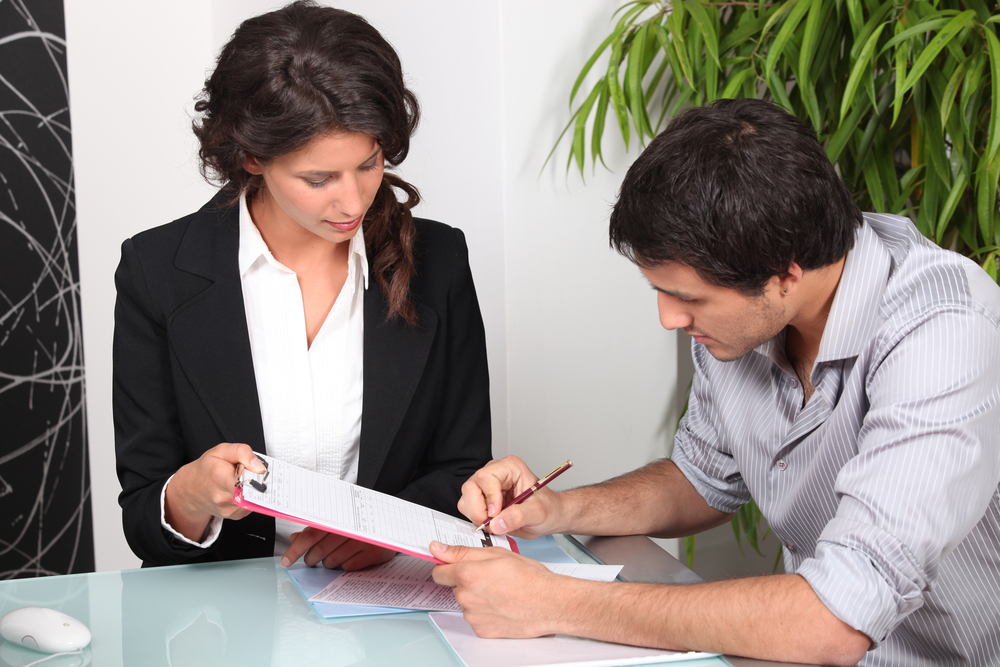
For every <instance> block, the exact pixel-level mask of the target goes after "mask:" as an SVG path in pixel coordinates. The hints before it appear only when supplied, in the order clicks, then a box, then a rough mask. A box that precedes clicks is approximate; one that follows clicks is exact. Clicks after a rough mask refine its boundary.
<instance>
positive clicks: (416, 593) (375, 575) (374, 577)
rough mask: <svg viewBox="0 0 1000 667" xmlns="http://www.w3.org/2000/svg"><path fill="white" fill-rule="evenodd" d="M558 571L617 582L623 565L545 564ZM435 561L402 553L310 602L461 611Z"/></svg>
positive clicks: (342, 579)
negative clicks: (440, 580)
mask: <svg viewBox="0 0 1000 667" xmlns="http://www.w3.org/2000/svg"><path fill="white" fill-rule="evenodd" d="M542 565H544V566H545V567H547V568H548V569H549V570H551V571H552V572H555V573H556V574H565V575H568V576H571V577H577V578H578V579H590V580H591V581H614V579H615V577H617V576H618V573H619V572H621V569H622V566H621V565H592V564H583V565H581V564H578V563H542ZM433 569H434V563H431V562H428V561H426V560H421V559H419V558H414V557H412V556H404V555H402V554H400V555H398V556H396V557H395V558H393V559H392V560H391V561H389V562H388V563H383V564H382V565H376V566H374V567H369V568H366V569H364V570H358V571H356V572H344V573H343V574H341V575H339V576H338V577H337V578H336V579H334V580H333V581H332V582H330V583H329V584H328V585H327V586H326V587H325V588H324V589H323V590H321V591H320V592H319V593H317V594H316V595H314V596H312V597H311V598H309V601H310V602H323V603H333V604H351V605H375V606H379V607H402V608H405V609H420V610H424V611H460V609H459V606H458V603H457V602H456V601H455V594H454V593H453V592H452V589H451V587H450V586H442V585H441V584H436V583H434V577H433V576H432V575H431V570H433Z"/></svg>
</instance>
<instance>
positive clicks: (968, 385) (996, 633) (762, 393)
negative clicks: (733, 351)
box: [673, 214, 1000, 667]
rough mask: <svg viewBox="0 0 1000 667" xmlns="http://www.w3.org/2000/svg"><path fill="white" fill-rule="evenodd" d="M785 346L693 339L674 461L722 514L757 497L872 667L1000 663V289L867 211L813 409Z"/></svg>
mask: <svg viewBox="0 0 1000 667" xmlns="http://www.w3.org/2000/svg"><path fill="white" fill-rule="evenodd" d="M784 348H785V346H784V333H782V334H780V335H779V336H777V337H775V338H774V339H772V340H770V341H768V342H767V343H765V344H763V345H761V346H760V347H758V348H757V349H756V350H754V351H753V352H750V353H748V354H746V355H745V356H743V357H742V358H740V359H737V360H736V361H732V362H728V363H723V362H719V361H717V360H716V359H715V358H714V357H712V356H711V355H710V354H709V353H708V351H707V350H706V349H705V348H704V347H703V346H702V345H699V344H697V343H694V344H693V346H692V354H693V356H694V362H695V369H696V370H695V380H694V385H693V388H692V391H691V400H690V405H689V408H688V412H687V414H686V415H685V417H684V420H683V421H682V424H681V428H680V431H679V432H678V434H677V437H676V441H675V449H674V454H673V460H674V461H675V462H676V463H677V465H678V466H679V467H680V469H681V470H682V471H683V472H684V474H685V475H686V476H687V477H688V479H689V480H691V482H692V483H693V484H694V485H695V487H696V488H697V489H698V491H699V492H700V493H701V494H702V495H703V496H704V497H705V499H706V500H707V502H708V503H709V504H710V505H711V506H712V507H714V508H716V509H718V510H721V511H724V512H735V511H736V510H737V509H738V508H739V507H740V506H741V505H743V504H744V503H746V502H747V501H748V500H749V499H750V497H751V496H752V497H753V498H754V499H755V500H756V501H757V504H758V505H759V506H760V508H761V510H762V511H763V513H764V516H765V517H766V518H767V521H768V523H769V524H770V526H771V529H772V530H773V531H774V534H775V535H776V536H777V537H778V539H780V540H781V542H782V543H783V544H784V545H785V556H784V558H785V569H786V571H787V572H796V573H798V574H800V575H802V576H803V577H805V579H806V580H807V581H808V582H809V584H810V585H811V586H812V588H813V590H815V592H816V593H817V595H819V597H820V599H821V600H822V601H823V602H824V604H826V606H827V607H828V608H829V609H830V610H831V611H832V612H833V613H834V614H835V615H836V616H837V617H839V618H840V619H842V620H843V621H845V622H846V623H847V624H849V625H850V626H852V627H854V628H856V629H858V630H860V631H862V632H864V633H865V634H867V635H868V636H869V637H871V638H872V639H873V641H874V642H875V648H874V649H873V650H871V651H869V652H868V654H867V655H866V657H865V659H864V660H863V661H862V663H861V664H864V665H900V666H902V665H906V666H907V667H912V666H915V665H997V664H1000V488H998V487H1000V408H998V404H1000V287H998V286H997V285H996V284H995V283H993V281H992V280H990V278H989V277H988V276H987V275H986V273H985V272H984V271H982V270H981V269H980V268H979V267H978V266H976V265H975V264H974V263H973V262H971V261H969V260H966V259H964V258H962V257H960V256H959V255H957V254H955V253H951V252H947V251H944V250H941V249H940V248H938V247H937V246H935V245H933V244H932V243H930V242H929V241H927V240H926V239H925V238H923V237H922V236H921V235H920V233H919V232H918V231H917V229H916V228H915V227H914V226H913V225H912V224H911V223H910V222H909V220H906V219H905V218H899V217H896V216H890V215H876V214H866V215H865V224H864V226H863V227H862V228H861V230H860V231H859V232H858V237H857V243H856V244H855V247H854V249H853V250H852V251H851V252H850V253H849V254H848V256H847V262H846V265H845V267H844V273H843V276H842V278H841V281H840V285H839V287H838V289H837V295H836V297H835V299H834V303H833V308H832V310H831V312H830V316H829V319H828V320H827V324H826V329H825V330H824V332H823V339H822V342H821V343H820V348H819V354H818V356H817V358H816V363H815V365H814V367H813V371H812V383H813V385H814V386H815V387H816V391H815V393H814V394H813V395H812V397H811V398H810V399H809V402H808V403H807V404H806V405H805V406H804V407H803V406H802V398H803V394H802V387H801V386H800V383H799V381H798V379H797V377H796V375H795V371H794V370H793V368H792V367H791V365H790V364H789V362H788V360H787V359H786V357H785V354H784Z"/></svg>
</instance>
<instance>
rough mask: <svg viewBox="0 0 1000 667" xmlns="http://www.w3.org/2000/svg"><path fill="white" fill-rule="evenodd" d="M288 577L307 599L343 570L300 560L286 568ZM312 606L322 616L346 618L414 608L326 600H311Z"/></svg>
mask: <svg viewBox="0 0 1000 667" xmlns="http://www.w3.org/2000/svg"><path fill="white" fill-rule="evenodd" d="M285 573H286V574H288V578H289V579H290V580H291V582H292V583H293V584H295V587H296V588H297V589H298V590H299V592H300V593H301V594H302V597H303V598H304V599H305V600H307V601H308V600H309V599H310V598H311V597H313V596H314V595H316V594H317V593H319V592H320V591H321V590H323V589H324V588H326V586H327V584H329V583H330V582H331V581H333V580H334V579H336V578H337V577H339V576H340V575H342V574H343V573H344V572H343V570H328V569H327V568H325V567H322V566H320V567H309V566H308V565H306V564H305V563H303V562H301V561H300V562H298V563H296V564H295V565H292V566H291V567H290V568H287V569H286V570H285ZM309 604H310V605H311V606H312V608H313V609H314V610H315V611H316V613H317V614H319V615H320V616H321V617H322V618H346V617H350V616H375V615H379V614H409V613H412V612H413V611H414V610H413V609H400V608H398V607H373V606H370V605H351V604H327V603H325V602H309Z"/></svg>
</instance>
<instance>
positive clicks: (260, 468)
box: [250, 459, 267, 473]
mask: <svg viewBox="0 0 1000 667" xmlns="http://www.w3.org/2000/svg"><path fill="white" fill-rule="evenodd" d="M250 467H251V468H252V469H253V471H254V472H256V473H262V472H264V471H265V470H267V468H265V467H264V464H263V463H261V462H260V459H254V460H253V462H252V463H251V464H250Z"/></svg>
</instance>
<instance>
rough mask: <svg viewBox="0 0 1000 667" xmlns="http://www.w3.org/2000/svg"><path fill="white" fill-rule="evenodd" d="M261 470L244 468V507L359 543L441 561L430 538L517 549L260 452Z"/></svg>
mask: <svg viewBox="0 0 1000 667" xmlns="http://www.w3.org/2000/svg"><path fill="white" fill-rule="evenodd" d="M257 458H258V459H259V460H260V461H261V462H263V464H264V467H265V470H264V472H263V473H254V472H251V471H250V470H246V469H243V470H242V471H241V472H240V474H239V476H238V479H237V481H236V488H235V489H234V490H233V502H234V503H236V504H237V505H239V506H240V507H242V508H244V509H248V510H250V511H251V512H257V513H259V514H266V515H268V516H273V517H275V518H278V519H287V520H288V521H292V522H294V523H298V524H302V525H305V526H312V527H313V528H317V529H319V530H323V531H326V532H328V533H336V534H338V535H343V536H344V537H349V538H352V539H355V540H359V541H361V542H367V543H369V544H374V545H376V546H379V547H383V548H386V549H391V550H393V551H398V552H400V553H405V554H409V555H411V556H416V557H417V558H422V559H424V560H429V561H431V562H433V563H438V564H442V563H443V561H440V560H438V559H437V558H435V557H434V556H432V555H431V552H430V549H429V545H430V543H431V541H432V540H437V541H438V542H442V543H444V544H458V545H464V546H468V547H500V548H504V549H508V550H509V551H513V552H515V553H517V551H518V549H517V543H516V542H514V540H512V539H510V538H509V537H507V536H506V535H492V534H490V533H485V532H483V531H481V530H480V531H477V530H476V527H475V526H474V525H473V524H472V523H471V522H469V521H465V520H464V519H459V518H456V517H453V516H451V515H450V514H445V513H444V512H439V511H437V510H433V509H430V508H428V507H424V506H423V505H418V504H417V503H412V502H410V501H408V500H403V499H402V498H396V497H395V496H391V495H389V494H386V493H380V492H379V491H374V490H372V489H367V488H364V487H362V486H358V485H357V484H351V483H350V482H345V481H343V480H341V479H337V478H336V477H331V476H329V475H323V474H322V473H317V472H313V471H311V470H306V469H305V468H300V467H298V466H294V465H292V464H290V463H286V462H284V461H279V460H277V459H273V458H271V457H269V456H265V455H263V454H257Z"/></svg>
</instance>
